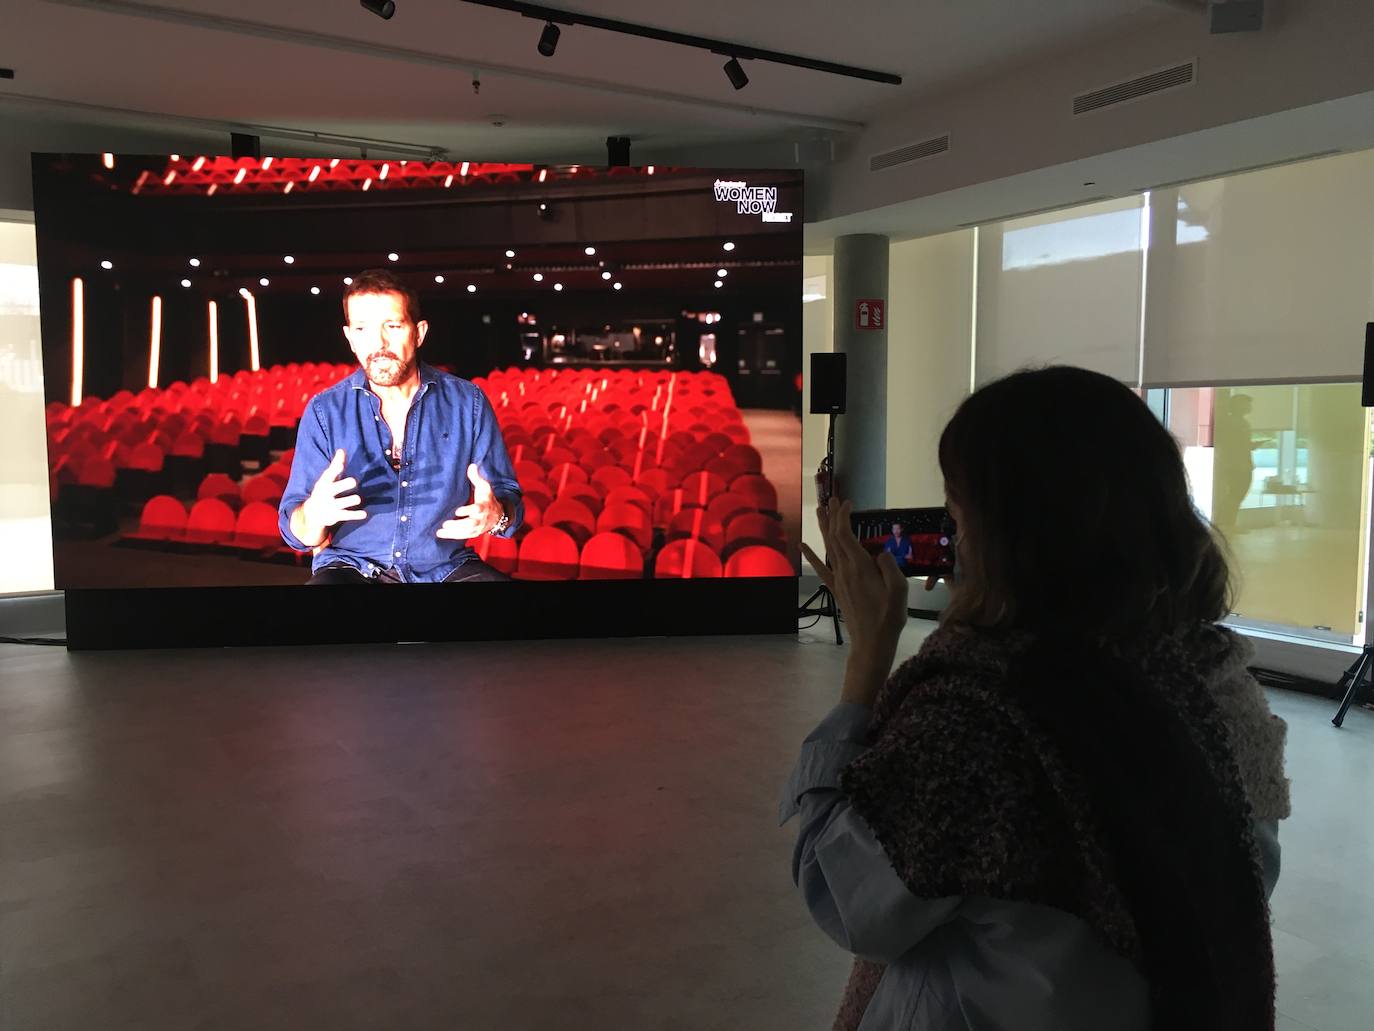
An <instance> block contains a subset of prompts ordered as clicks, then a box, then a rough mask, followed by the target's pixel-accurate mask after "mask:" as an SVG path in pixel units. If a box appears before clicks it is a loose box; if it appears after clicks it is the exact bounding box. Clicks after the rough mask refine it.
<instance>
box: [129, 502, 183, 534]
mask: <svg viewBox="0 0 1374 1031" xmlns="http://www.w3.org/2000/svg"><path fill="white" fill-rule="evenodd" d="M185 532H186V506H185V505H183V504H182V503H181V502H180V501H178V500H177V499H176V498H174V497H171V496H170V495H168V494H159V495H157V496H156V497H152V498H149V499H148V501H147V502H146V503H145V504H144V506H143V512H142V513H141V514H140V515H139V517H138V528H137V529H135V530H133V531H132V532H131V533H129V534H127V535H126V536H127V537H128V538H129V539H132V540H143V541H175V540H180V539H181V538H182V536H183V535H184V534H185Z"/></svg>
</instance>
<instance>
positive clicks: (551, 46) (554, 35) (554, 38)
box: [539, 22, 561, 57]
mask: <svg viewBox="0 0 1374 1031" xmlns="http://www.w3.org/2000/svg"><path fill="white" fill-rule="evenodd" d="M559 35H561V33H560V32H559V29H558V26H557V25H555V24H554V23H553V22H547V23H546V24H545V25H544V31H543V32H541V33H539V52H540V53H541V54H543V55H544V56H545V57H552V56H553V52H554V51H555V50H557V49H558V37H559Z"/></svg>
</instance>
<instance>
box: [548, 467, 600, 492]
mask: <svg viewBox="0 0 1374 1031" xmlns="http://www.w3.org/2000/svg"><path fill="white" fill-rule="evenodd" d="M590 479H591V478H590V477H589V476H588V475H587V473H586V470H584V469H582V468H581V467H580V466H577V465H573V464H572V463H571V462H563V463H562V464H560V465H556V466H554V467H553V468H552V469H550V470H549V475H548V477H547V478H546V480H545V482H546V483H548V485H549V486H550V487H552V488H553V489H554V493H556V494H562V493H563V489H564V488H565V487H566V486H567V485H568V484H569V483H587V482H589V481H590Z"/></svg>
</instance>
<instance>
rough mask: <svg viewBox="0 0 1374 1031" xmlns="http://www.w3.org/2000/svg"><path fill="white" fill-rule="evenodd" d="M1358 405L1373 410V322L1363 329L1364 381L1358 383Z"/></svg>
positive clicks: (1366, 324)
mask: <svg viewBox="0 0 1374 1031" xmlns="http://www.w3.org/2000/svg"><path fill="white" fill-rule="evenodd" d="M1360 404H1362V405H1364V406H1365V407H1366V408H1374V322H1366V323H1365V327H1364V379H1363V380H1362V381H1361V383H1360Z"/></svg>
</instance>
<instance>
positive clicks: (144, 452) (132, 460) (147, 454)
mask: <svg viewBox="0 0 1374 1031" xmlns="http://www.w3.org/2000/svg"><path fill="white" fill-rule="evenodd" d="M162 462H163V454H162V448H160V447H157V446H156V445H154V444H139V445H138V446H137V447H135V448H133V449H132V450H131V451H130V452H129V457H128V466H127V467H128V468H130V469H141V470H143V471H144V472H150V473H155V472H160V471H161V469H162Z"/></svg>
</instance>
